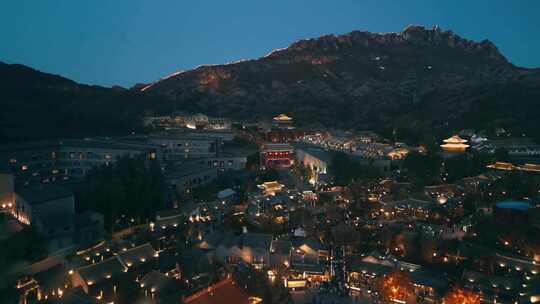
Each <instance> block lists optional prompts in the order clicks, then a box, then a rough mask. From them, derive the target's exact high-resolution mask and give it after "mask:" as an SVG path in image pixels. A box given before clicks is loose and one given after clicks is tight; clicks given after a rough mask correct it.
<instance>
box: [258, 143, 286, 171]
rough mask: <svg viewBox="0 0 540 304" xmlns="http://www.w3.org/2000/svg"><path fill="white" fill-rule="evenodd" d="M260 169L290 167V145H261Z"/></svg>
mask: <svg viewBox="0 0 540 304" xmlns="http://www.w3.org/2000/svg"><path fill="white" fill-rule="evenodd" d="M260 162H261V163H260V166H261V168H279V167H290V166H291V165H292V164H293V162H294V150H293V147H292V146H291V145H290V144H263V145H262V146H261V148H260Z"/></svg>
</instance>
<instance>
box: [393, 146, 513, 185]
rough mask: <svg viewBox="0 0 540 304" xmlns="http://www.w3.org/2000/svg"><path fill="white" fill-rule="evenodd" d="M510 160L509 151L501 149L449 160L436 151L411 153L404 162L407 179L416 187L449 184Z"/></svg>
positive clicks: (463, 155) (466, 154)
mask: <svg viewBox="0 0 540 304" xmlns="http://www.w3.org/2000/svg"><path fill="white" fill-rule="evenodd" d="M506 160H508V151H506V150H504V149H499V150H497V151H495V153H494V154H487V153H479V152H472V153H463V154H460V155H456V156H455V157H452V158H449V159H443V158H442V157H441V156H440V155H438V154H437V153H435V151H434V150H428V152H427V153H426V154H421V153H418V152H411V153H409V154H408V155H407V157H406V158H405V160H404V161H403V168H404V169H405V170H406V172H407V177H408V178H409V180H410V181H411V182H412V183H413V184H414V185H416V186H425V185H430V184H433V183H436V182H440V180H441V178H442V177H443V175H444V177H445V178H446V181H447V182H454V181H456V180H458V179H461V178H464V177H468V176H475V175H478V174H481V173H482V172H485V171H486V165H488V164H490V163H493V162H495V161H506Z"/></svg>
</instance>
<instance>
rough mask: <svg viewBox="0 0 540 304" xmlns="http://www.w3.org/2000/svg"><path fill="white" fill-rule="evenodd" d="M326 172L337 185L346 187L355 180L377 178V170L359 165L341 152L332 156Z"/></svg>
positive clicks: (369, 166) (370, 166)
mask: <svg viewBox="0 0 540 304" xmlns="http://www.w3.org/2000/svg"><path fill="white" fill-rule="evenodd" d="M328 171H329V172H330V174H332V175H333V176H334V180H335V182H336V183H337V184H341V185H347V184H349V183H350V182H352V181H354V180H357V179H366V178H367V179H369V178H377V177H379V176H380V174H379V172H378V170H377V169H376V168H375V167H373V166H372V165H364V164H361V163H360V162H359V161H358V160H356V159H355V158H353V157H352V156H350V155H348V154H345V153H343V152H337V153H334V154H333V155H332V158H331V160H330V165H329V166H328Z"/></svg>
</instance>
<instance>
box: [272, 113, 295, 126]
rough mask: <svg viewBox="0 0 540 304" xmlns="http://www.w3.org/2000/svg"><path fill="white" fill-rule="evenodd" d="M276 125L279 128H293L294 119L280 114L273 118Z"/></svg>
mask: <svg viewBox="0 0 540 304" xmlns="http://www.w3.org/2000/svg"><path fill="white" fill-rule="evenodd" d="M272 123H273V125H274V127H277V128H279V129H293V119H292V117H290V116H287V115H285V114H279V115H278V116H276V117H274V118H273V119H272Z"/></svg>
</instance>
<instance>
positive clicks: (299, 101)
mask: <svg viewBox="0 0 540 304" xmlns="http://www.w3.org/2000/svg"><path fill="white" fill-rule="evenodd" d="M539 84H540V70H539V69H527V68H521V67H517V66H515V65H514V64H512V63H510V62H509V61H508V60H507V59H506V58H505V57H504V56H503V55H502V54H501V53H500V52H499V50H498V48H497V47H496V46H495V45H494V44H493V43H492V42H490V41H489V40H482V41H480V42H475V41H472V40H468V39H465V38H462V37H460V36H459V35H457V34H455V33H454V32H452V31H442V30H441V29H440V28H439V27H437V26H435V27H433V28H431V29H428V28H425V27H423V26H408V27H406V28H405V29H404V30H403V31H402V32H397V33H384V34H381V33H370V32H366V31H352V32H350V33H347V34H343V35H325V36H321V37H319V38H312V39H302V40H299V41H296V42H294V43H292V44H291V45H290V46H289V47H287V48H283V49H277V50H274V51H272V52H270V53H269V54H267V55H266V56H263V57H260V58H258V59H251V60H242V61H239V62H233V63H229V64H222V65H203V66H199V67H197V68H195V69H192V70H187V71H182V72H177V73H174V74H171V75H168V76H166V77H163V78H162V79H161V80H159V81H156V82H154V83H152V84H150V85H147V86H146V87H145V89H144V90H143V91H142V94H156V95H159V96H162V97H163V98H167V99H168V100H170V101H171V102H172V103H173V104H175V105H176V106H177V107H178V108H182V109H187V110H191V111H197V112H204V113H208V114H211V115H218V116H230V117H234V118H239V119H268V118H270V117H271V116H272V115H275V114H276V113H280V112H287V113H290V114H292V115H294V116H295V117H297V118H298V121H299V122H300V123H306V122H307V123H308V124H309V123H310V122H314V121H316V122H318V123H320V124H321V125H323V126H332V127H343V128H375V129H379V128H381V125H385V126H388V127H389V128H403V127H407V125H409V124H410V122H412V124H413V125H418V126H420V127H421V128H419V129H420V130H424V129H425V130H429V129H431V128H433V127H437V128H442V127H446V128H451V129H453V128H459V127H470V126H477V127H492V125H497V124H499V122H500V121H507V122H506V123H502V124H504V125H505V126H506V125H507V124H508V119H507V118H510V120H515V121H520V120H521V119H522V117H523V115H524V114H525V113H521V112H520V113H515V115H512V116H509V117H504V115H502V113H501V114H497V115H495V116H493V117H492V118H493V121H489V120H490V119H489V117H485V118H484V119H483V121H479V123H478V124H476V123H475V122H474V121H471V120H470V119H468V120H467V121H465V120H464V119H463V118H464V117H467V116H471V115H470V114H469V112H470V111H471V110H472V109H476V107H477V106H478V104H480V101H481V100H483V99H486V98H489V99H493V100H494V104H498V106H497V107H499V106H500V108H501V109H503V108H504V107H505V106H508V105H509V102H510V101H509V99H511V98H512V96H511V95H512V94H515V93H504V92H506V91H512V90H514V88H518V87H519V88H520V89H518V91H520V90H529V91H530V92H536V91H537V90H538V86H539ZM502 91H503V93H501V92H502ZM521 93H522V92H520V94H521ZM499 94H500V96H497V95H499ZM531 96H536V95H535V94H532V93H531ZM525 97H526V98H529V97H527V96H525ZM520 98H523V97H520ZM531 98H532V97H531ZM533 99H534V98H533ZM531 103H532V104H534V105H535V106H536V105H537V102H536V101H535V100H532V101H531V100H526V101H524V102H523V104H527V105H529V104H531ZM518 108H519V107H518ZM429 112H431V115H429ZM444 113H448V115H443V114H444ZM525 116H527V115H525ZM403 117H406V118H403ZM419 119H421V120H423V121H419ZM404 125H405V126H404ZM411 131H413V130H411Z"/></svg>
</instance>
